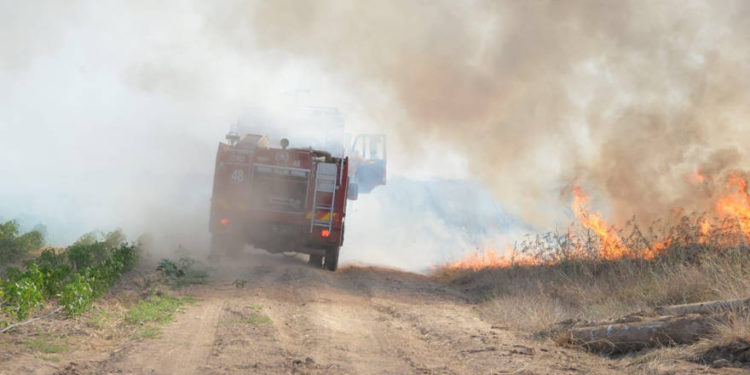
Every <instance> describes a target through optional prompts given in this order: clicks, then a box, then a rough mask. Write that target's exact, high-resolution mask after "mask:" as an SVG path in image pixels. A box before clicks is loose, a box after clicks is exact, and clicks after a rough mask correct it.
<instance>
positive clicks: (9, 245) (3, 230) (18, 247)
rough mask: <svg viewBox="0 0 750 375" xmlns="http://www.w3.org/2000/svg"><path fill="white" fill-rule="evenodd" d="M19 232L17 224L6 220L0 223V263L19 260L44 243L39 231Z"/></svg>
mask: <svg viewBox="0 0 750 375" xmlns="http://www.w3.org/2000/svg"><path fill="white" fill-rule="evenodd" d="M18 234H19V228H18V224H17V223H16V222H15V221H8V222H5V223H2V224H0V265H5V264H9V263H13V262H17V261H19V260H20V259H21V258H23V256H24V255H26V254H28V252H29V251H31V250H34V249H38V248H40V247H42V245H43V244H44V236H43V235H42V233H41V232H39V231H36V230H34V231H31V232H28V233H25V234H23V235H20V236H19V235H18Z"/></svg>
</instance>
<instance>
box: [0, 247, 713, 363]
mask: <svg viewBox="0 0 750 375" xmlns="http://www.w3.org/2000/svg"><path fill="white" fill-rule="evenodd" d="M232 264H233V265H234V266H231V267H226V268H223V269H222V271H221V272H219V273H218V274H217V275H216V276H215V278H214V280H213V281H211V282H210V283H208V284H206V285H201V286H198V287H193V288H191V290H190V291H189V292H190V293H191V294H193V295H194V296H196V297H197V302H196V303H194V304H191V305H190V306H188V307H187V309H186V310H185V311H184V312H182V313H179V314H178V315H177V316H176V319H175V321H173V322H172V323H169V324H168V325H167V326H165V327H164V330H163V335H162V337H160V338H157V339H146V340H122V341H121V342H120V344H119V345H113V346H106V345H105V346H101V347H96V346H94V347H87V348H86V349H85V350H78V351H76V352H74V353H69V354H67V355H65V356H62V357H61V358H62V360H60V361H59V362H58V363H49V362H48V361H44V360H42V359H39V356H33V355H29V354H26V355H25V356H20V357H16V358H13V359H8V358H6V360H5V361H0V373H42V374H47V373H61V374H90V373H93V374H109V373H123V374H227V373H258V374H288V373H300V374H511V373H512V374H547V373H560V374H563V373H565V374H570V373H598V374H606V373H633V372H642V371H641V370H637V369H638V368H634V367H630V365H629V364H628V362H623V361H613V360H610V359H606V358H602V357H597V356H594V355H590V354H587V353H584V352H581V351H577V350H573V349H566V348H561V347H559V346H556V345H555V344H554V343H552V342H551V341H550V340H544V339H533V338H532V337H529V335H528V334H522V333H520V332H516V331H515V330H514V329H512V328H509V327H512V324H509V323H510V322H502V321H485V320H483V318H482V316H483V314H481V311H480V310H481V307H480V306H479V305H477V304H474V303H471V302H469V301H468V300H467V299H466V298H464V297H463V296H462V295H461V294H460V292H458V291H455V290H452V289H450V288H448V287H446V286H444V285H442V284H440V283H438V282H436V281H435V280H433V279H430V278H428V277H425V276H421V275H415V274H409V273H402V272H397V271H393V270H385V269H377V268H362V267H350V268H343V269H341V270H340V271H338V272H335V273H331V272H326V271H323V270H317V269H313V268H311V267H308V266H307V265H306V264H305V263H304V261H303V260H302V259H301V258H299V257H296V258H295V257H285V256H274V255H270V254H265V253H253V254H246V258H244V259H242V260H240V261H238V262H233V263H232ZM237 279H241V280H246V283H245V285H244V287H242V288H238V287H236V286H235V285H234V283H233V281H234V280H237ZM706 371H709V372H714V373H718V372H720V371H719V370H713V369H708V368H705V367H702V366H699V365H696V364H689V363H685V364H683V365H680V373H705V372H706Z"/></svg>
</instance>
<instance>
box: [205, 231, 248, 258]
mask: <svg viewBox="0 0 750 375" xmlns="http://www.w3.org/2000/svg"><path fill="white" fill-rule="evenodd" d="M244 247H245V241H243V239H242V238H241V237H239V236H232V235H218V236H217V235H215V236H213V237H212V238H211V253H210V255H209V259H210V260H213V261H217V260H218V259H221V258H229V259H236V258H237V257H238V256H239V255H240V253H241V252H242V249H243V248H244Z"/></svg>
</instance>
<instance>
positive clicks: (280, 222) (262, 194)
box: [209, 133, 357, 271]
mask: <svg viewBox="0 0 750 375" xmlns="http://www.w3.org/2000/svg"><path fill="white" fill-rule="evenodd" d="M227 141H228V142H226V143H224V142H222V143H219V150H218V152H217V155H216V170H215V174H214V187H213V196H212V198H211V215H210V216H211V217H210V224H209V229H210V231H211V234H212V256H214V257H216V256H220V255H227V256H230V257H231V256H235V255H237V254H238V253H239V252H240V251H241V250H242V249H243V248H244V246H245V244H250V245H253V246H255V247H257V248H261V249H265V250H267V251H269V252H287V251H294V252H300V253H305V254H309V255H310V263H311V264H313V265H315V266H317V267H324V268H325V269H327V270H331V271H335V270H336V267H337V265H338V257H339V248H340V247H341V245H342V244H343V242H344V219H345V217H346V203H347V198H349V199H356V196H357V186H356V184H354V183H352V184H350V183H349V177H348V176H349V173H348V168H349V158H348V157H334V156H332V155H331V154H330V153H329V152H326V151H322V150H316V149H312V148H289V147H288V145H289V141H288V140H286V139H282V140H281V147H280V148H273V147H269V145H268V138H266V137H264V136H260V135H253V134H247V135H245V136H243V137H240V136H238V135H237V134H232V133H230V134H229V135H227Z"/></svg>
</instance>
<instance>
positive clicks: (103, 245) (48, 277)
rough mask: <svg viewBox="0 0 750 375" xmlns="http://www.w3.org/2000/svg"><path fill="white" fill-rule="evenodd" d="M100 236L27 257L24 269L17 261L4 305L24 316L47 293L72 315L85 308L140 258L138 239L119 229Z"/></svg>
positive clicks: (1, 293)
mask: <svg viewBox="0 0 750 375" xmlns="http://www.w3.org/2000/svg"><path fill="white" fill-rule="evenodd" d="M6 224H7V223H6ZM6 224H3V225H6ZM3 228H6V227H3ZM7 228H10V229H8V230H7V231H6V232H8V233H11V234H13V235H15V234H17V228H15V227H13V226H7ZM7 228H6V229H7ZM14 228H15V229H14ZM11 229H12V230H15V232H13V231H12V230H11ZM0 237H1V236H0ZM6 237H7V236H6ZM29 238H31V237H28V238H27V239H26V240H28V239H29ZM98 238H100V237H99V235H98V234H96V233H89V234H86V235H84V236H82V237H81V238H80V239H79V240H78V241H76V242H75V243H74V244H73V245H71V246H69V247H68V248H67V249H66V250H65V251H62V252H59V253H58V252H56V251H55V250H53V249H46V250H44V251H42V253H41V255H40V256H39V257H37V258H35V259H31V260H28V261H26V262H24V265H25V267H26V271H24V272H21V271H20V270H19V269H18V268H16V267H8V268H6V269H5V278H6V280H5V281H4V282H0V301H2V305H3V309H4V310H6V311H9V312H10V313H11V314H12V315H13V316H14V317H16V318H18V319H23V318H26V317H27V316H28V314H29V312H30V311H31V310H33V309H35V308H38V307H39V306H41V304H42V302H43V301H44V300H45V299H49V298H53V297H59V298H60V303H61V304H62V305H63V306H64V307H65V309H66V310H67V311H68V313H69V314H70V315H80V314H82V313H83V312H84V311H86V310H87V309H88V308H89V307H90V306H91V302H92V301H93V300H94V298H96V297H99V296H101V295H102V294H104V293H105V292H106V291H107V290H108V289H109V288H110V287H112V286H113V285H114V284H115V283H116V282H117V281H118V280H119V279H120V277H122V275H123V274H124V273H125V272H127V271H130V270H131V269H133V267H135V264H136V262H137V258H138V254H137V252H136V248H135V245H130V244H128V243H126V242H125V237H124V236H123V235H122V233H121V232H120V231H119V230H118V231H114V232H111V233H109V234H107V235H105V236H102V237H101V238H103V239H102V240H98ZM29 241H30V240H29ZM0 243H2V238H0ZM36 243H39V244H40V243H41V242H36ZM74 270H75V273H74V272H73V271H74Z"/></svg>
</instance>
